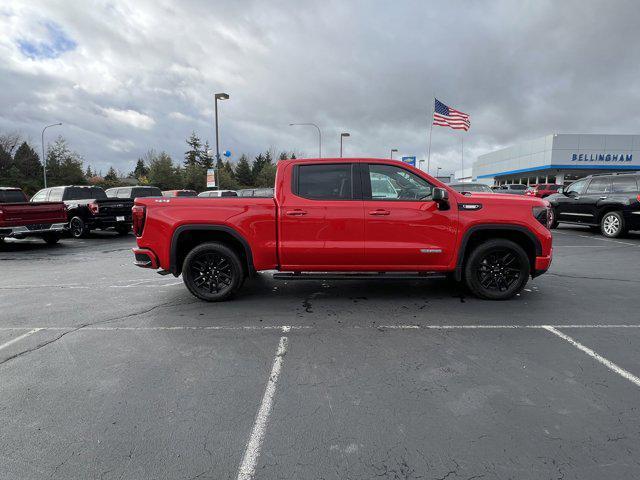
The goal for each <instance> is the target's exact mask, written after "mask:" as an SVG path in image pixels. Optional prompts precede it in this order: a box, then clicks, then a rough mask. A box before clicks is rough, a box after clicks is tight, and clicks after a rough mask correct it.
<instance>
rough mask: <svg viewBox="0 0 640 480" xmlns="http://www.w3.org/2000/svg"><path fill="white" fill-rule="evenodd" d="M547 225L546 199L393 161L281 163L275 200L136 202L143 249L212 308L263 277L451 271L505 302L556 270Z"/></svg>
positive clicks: (138, 252)
mask: <svg viewBox="0 0 640 480" xmlns="http://www.w3.org/2000/svg"><path fill="white" fill-rule="evenodd" d="M548 219H549V206H548V202H546V201H544V200H541V199H539V198H535V197H529V196H524V195H522V196H516V195H494V194H485V193H472V194H469V195H464V194H461V193H458V192H456V191H455V190H453V189H451V188H449V187H448V186H447V185H445V184H443V183H441V182H439V181H438V180H436V179H435V178H433V177H431V176H429V175H427V174H425V173H424V172H423V171H421V170H418V169H416V168H413V167H412V166H410V165H407V164H405V163H402V162H397V161H393V160H381V159H366V158H357V159H356V158H350V159H346V158H345V159H343V158H333V159H320V160H318V159H295V160H281V161H279V162H278V166H277V175H276V181H275V192H274V196H273V198H255V197H253V198H252V197H246V198H245V197H227V198H216V199H209V198H176V197H174V198H141V199H136V201H135V205H134V207H133V229H134V232H135V234H136V236H137V243H138V248H135V249H134V250H133V252H134V254H135V264H136V265H138V266H140V267H145V268H153V269H161V271H160V273H163V274H166V273H172V274H173V275H175V276H178V275H180V274H182V277H183V280H184V283H185V284H186V286H187V288H188V289H189V290H190V291H191V293H192V294H194V295H195V296H196V297H198V298H200V299H202V300H207V301H219V300H224V299H226V298H228V297H229V296H230V295H232V294H233V293H234V292H236V291H237V290H238V289H239V288H240V287H241V286H242V284H243V282H244V280H245V278H246V277H248V276H251V275H253V274H254V273H255V272H256V271H260V270H279V271H280V272H281V273H276V274H274V278H281V279H282V278H286V279H289V280H292V279H309V278H331V279H337V278H348V279H353V278H371V277H380V278H398V277H402V278H424V277H425V276H443V275H447V276H450V277H452V278H454V279H455V280H457V281H464V282H465V283H466V285H468V287H469V289H470V290H471V291H472V292H473V293H474V294H476V295H477V296H479V297H481V298H486V299H494V300H502V299H507V298H510V297H512V296H514V295H515V294H517V293H518V292H519V291H520V290H522V288H523V287H524V286H525V284H526V283H527V281H528V279H529V277H535V276H537V275H540V274H542V273H544V272H545V271H546V270H547V269H548V268H549V265H550V263H551V255H552V245H551V244H552V239H551V233H550V231H549V228H548Z"/></svg>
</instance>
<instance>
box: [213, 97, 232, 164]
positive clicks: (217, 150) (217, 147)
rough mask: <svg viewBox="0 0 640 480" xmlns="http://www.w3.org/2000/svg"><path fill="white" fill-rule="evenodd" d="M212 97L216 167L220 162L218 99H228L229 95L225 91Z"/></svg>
mask: <svg viewBox="0 0 640 480" xmlns="http://www.w3.org/2000/svg"><path fill="white" fill-rule="evenodd" d="M213 98H214V99H215V102H214V103H215V111H216V113H215V116H216V168H218V164H219V163H220V142H219V139H218V137H219V135H218V100H228V99H229V95H228V94H226V93H215V94H214V95H213Z"/></svg>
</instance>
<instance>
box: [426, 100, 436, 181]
mask: <svg viewBox="0 0 640 480" xmlns="http://www.w3.org/2000/svg"><path fill="white" fill-rule="evenodd" d="M435 109H436V97H433V102H431V118H430V119H429V122H430V123H431V126H430V127H429V153H428V154H427V175H431V173H430V172H431V135H432V134H433V114H434V112H435Z"/></svg>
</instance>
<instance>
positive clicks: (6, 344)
mask: <svg viewBox="0 0 640 480" xmlns="http://www.w3.org/2000/svg"><path fill="white" fill-rule="evenodd" d="M21 330H24V328H22V329H21ZM40 330H42V329H41V328H33V329H31V330H29V331H28V332H27V333H23V334H22V335H20V336H18V337H16V338H13V339H11V340H9V341H8V342H5V343H3V344H2V345H0V350H2V349H3V348H6V347H8V346H9V345H13V344H14V343H16V342H19V341H20V340H22V339H23V338H27V337H28V336H29V335H31V334H33V333H36V332H38V331H40Z"/></svg>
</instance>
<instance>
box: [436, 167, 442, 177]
mask: <svg viewBox="0 0 640 480" xmlns="http://www.w3.org/2000/svg"><path fill="white" fill-rule="evenodd" d="M440 170H442V167H438V168H437V169H436V178H438V177H439V176H440Z"/></svg>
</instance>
